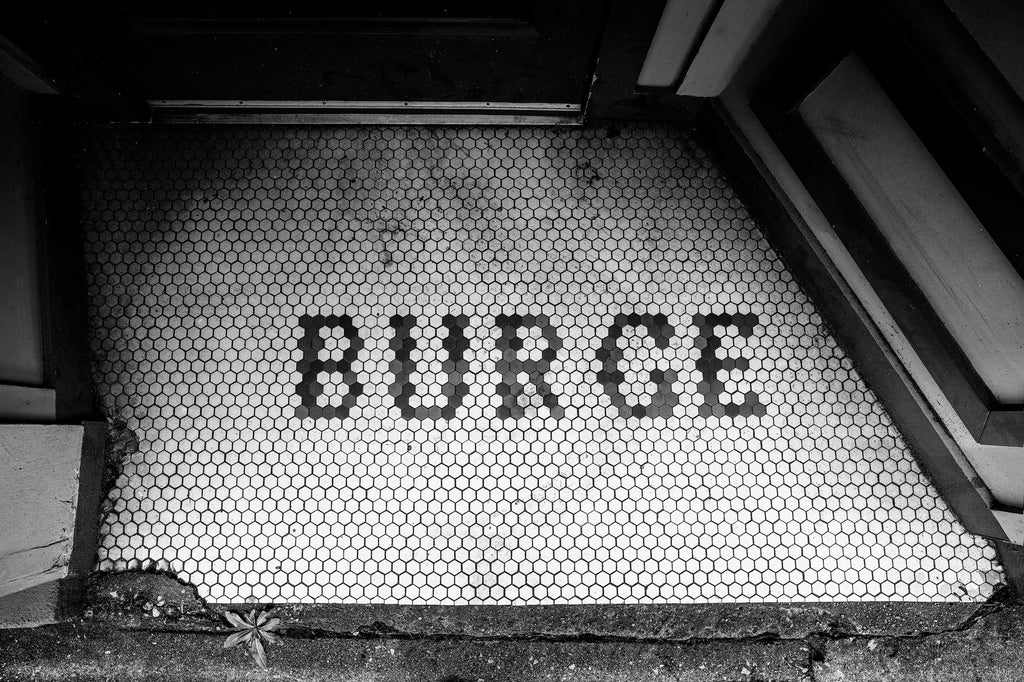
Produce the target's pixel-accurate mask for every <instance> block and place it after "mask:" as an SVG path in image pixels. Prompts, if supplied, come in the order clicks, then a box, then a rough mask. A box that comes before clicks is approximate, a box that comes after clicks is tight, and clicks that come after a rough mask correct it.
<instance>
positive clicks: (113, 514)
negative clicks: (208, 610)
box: [84, 127, 1002, 604]
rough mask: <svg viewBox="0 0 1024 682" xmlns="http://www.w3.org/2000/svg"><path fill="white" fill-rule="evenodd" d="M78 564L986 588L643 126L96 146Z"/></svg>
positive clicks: (303, 597)
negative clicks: (100, 493) (93, 537)
mask: <svg viewBox="0 0 1024 682" xmlns="http://www.w3.org/2000/svg"><path fill="white" fill-rule="evenodd" d="M90 158H91V162H90V163H91V166H90V167H89V168H87V169H86V171H85V182H86V189H85V197H84V201H85V212H86V222H87V230H88V260H89V266H90V296H91V318H92V323H93V344H94V350H95V367H96V381H97V383H98V385H99V386H100V390H101V392H102V396H103V400H104V402H105V406H106V409H107V411H108V413H109V415H110V416H111V417H123V418H124V419H126V420H127V422H128V424H129V425H130V426H131V427H132V428H133V429H135V430H136V432H137V433H138V434H139V436H140V439H141V450H140V452H139V453H138V454H137V455H135V456H133V457H132V459H131V460H130V461H128V462H127V463H126V465H125V467H124V471H123V475H122V476H121V477H120V479H119V480H118V481H117V485H116V488H115V490H114V491H113V492H112V494H111V497H110V499H109V500H108V504H109V511H108V514H107V515H106V520H105V524H104V528H103V533H104V535H103V543H102V548H101V554H100V568H101V569H104V570H118V569H125V568H134V567H141V566H147V567H148V566H155V567H158V568H162V569H166V570H172V571H174V572H176V573H177V574H178V575H179V576H181V577H182V578H184V579H185V580H188V581H191V582H193V583H195V584H196V585H197V586H198V588H199V590H200V593H201V595H202V596H203V597H206V598H208V599H212V600H214V601H243V600H250V601H251V600H261V601H262V600H270V601H276V602H360V603H368V602H375V603H381V602H384V603H395V604H550V603H564V604H573V603H652V602H700V601H754V602H778V601H816V600H829V601H831V600H903V599H907V600H983V599H985V598H987V597H988V596H989V595H990V594H991V593H992V592H993V590H994V589H995V587H996V586H997V585H999V584H1000V583H1001V581H1002V573H1001V570H1000V568H999V566H998V563H997V562H996V558H995V553H994V551H993V549H992V548H991V547H990V546H989V544H988V543H987V542H986V541H984V540H983V539H980V538H976V537H973V536H971V535H969V534H967V533H966V532H965V531H964V530H963V528H962V527H961V526H960V525H959V523H958V522H957V521H956V519H955V517H954V516H953V515H952V513H951V512H950V510H949V509H948V507H947V505H946V504H945V503H944V502H943V501H942V500H941V499H940V498H939V496H938V495H937V493H936V492H935V490H934V489H933V488H932V487H931V485H930V484H929V483H928V481H927V480H926V479H925V478H924V476H923V475H922V473H921V471H920V469H919V468H918V466H917V464H916V463H915V461H914V459H913V457H912V456H911V454H910V453H909V452H908V450H907V448H906V446H905V445H904V443H903V441H902V439H901V437H900V434H899V433H898V432H897V431H896V429H895V428H894V427H893V425H892V423H891V421H890V419H889V417H888V416H887V414H886V412H885V410H884V409H883V408H882V406H881V405H880V404H879V403H878V401H877V400H876V398H875V396H874V395H873V394H872V393H871V391H870V390H869V389H868V387H867V386H865V384H864V382H863V381H862V379H861V378H860V376H859V375H858V373H857V371H856V370H855V368H854V366H853V364H852V363H851V361H850V359H849V358H848V357H847V356H846V355H845V354H844V353H843V351H842V350H841V349H840V348H839V347H838V346H837V345H836V342H835V340H834V339H833V338H832V336H831V335H830V334H829V332H828V330H827V329H825V327H824V326H823V323H822V320H821V318H820V317H819V316H818V313H817V312H816V311H815V308H814V306H813V305H812V304H811V303H810V302H809V301H808V299H807V298H806V296H805V295H804V293H803V292H802V290H801V289H800V287H799V286H798V285H797V284H796V283H795V282H794V281H793V278H792V277H791V275H790V274H789V272H788V271H787V270H786V268H785V266H784V265H783V264H782V262H781V261H780V260H779V258H778V257H777V256H776V254H775V253H774V252H773V251H772V249H771V248H770V247H769V245H768V244H767V243H766V242H765V239H764V237H763V235H762V234H761V232H760V230H759V229H758V227H757V224H756V222H755V220H754V219H753V218H752V217H751V216H749V215H748V214H747V212H746V210H745V209H744V207H743V205H742V204H741V203H740V201H739V200H738V199H737V197H736V195H735V194H734V192H733V190H732V188H731V187H730V186H729V184H728V183H727V182H726V181H725V180H724V179H723V178H722V176H721V174H720V173H719V171H718V169H717V168H716V167H715V166H714V164H713V163H712V161H711V160H710V159H709V157H708V156H707V154H706V153H705V152H704V151H703V150H702V149H701V148H700V147H699V146H697V145H696V144H695V142H694V141H693V140H692V139H690V138H689V137H688V136H687V135H685V134H683V133H680V132H678V131H675V130H671V129H667V128H659V127H626V128H624V129H623V130H621V131H615V132H614V134H610V133H609V131H607V130H604V129H593V130H591V129H543V128H475V129H474V128H434V129H428V128H255V127H235V128H219V127H204V128H192V127H176V128H175V127H172V128H159V127H156V128H142V129H139V128H131V129H111V130H107V131H105V132H102V133H99V134H97V136H96V139H95V142H94V145H93V148H92V149H91V151H90Z"/></svg>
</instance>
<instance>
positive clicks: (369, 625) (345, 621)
mask: <svg viewBox="0 0 1024 682" xmlns="http://www.w3.org/2000/svg"><path fill="white" fill-rule="evenodd" d="M214 608H215V609H216V610H218V611H224V610H233V611H242V610H248V609H251V608H253V605H252V604H237V605H215V606H214ZM979 608H985V607H984V606H983V605H980V604H957V603H949V604H945V603H943V604H921V603H910V602H878V603H863V602H861V603H850V604H811V603H799V604H682V605H665V606H639V605H628V606H617V605H595V606H418V607H412V606H326V605H310V606H285V607H280V608H278V609H276V612H277V613H279V614H281V616H282V617H284V618H285V619H286V620H288V621H290V622H297V623H301V624H302V625H303V626H304V627H307V628H310V629H315V630H319V631H322V632H333V633H338V634H346V635H350V634H353V633H362V634H367V635H372V634H377V635H381V634H390V635H400V636H413V637H415V636H423V635H432V636H437V635H443V636H449V637H452V636H457V637H484V638H486V637H523V638H529V637H537V636H542V637H546V638H561V639H571V638H580V637H592V638H602V639H629V640H639V641H676V642H679V641H693V640H705V639H720V638H732V639H741V638H764V637H779V638H786V639H797V638H802V637H807V636H809V635H812V634H816V633H833V634H851V635H852V634H856V635H871V636H907V635H918V634H921V633H928V632H940V631H943V630H948V629H951V628H957V627H961V626H962V625H963V624H965V623H967V622H968V621H969V620H970V619H971V618H973V617H974V616H975V615H976V614H977V613H978V610H979Z"/></svg>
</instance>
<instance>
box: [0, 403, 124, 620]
mask: <svg viewBox="0 0 1024 682" xmlns="http://www.w3.org/2000/svg"><path fill="white" fill-rule="evenodd" d="M105 431H106V424H105V423H102V422H90V423H87V424H85V425H84V426H83V425H9V424H5V425H0V500H3V505H2V506H0V628H3V627H26V626H33V625H40V624H43V623H53V622H55V621H57V620H59V619H60V618H62V617H63V616H64V615H65V614H67V613H68V609H69V607H71V606H74V605H75V604H76V603H77V602H78V601H79V596H80V589H78V588H79V587H80V582H79V581H78V580H77V579H75V578H74V576H75V575H76V574H77V575H81V574H84V573H86V572H88V571H90V570H91V568H92V566H93V565H94V563H95V552H96V530H97V524H98V518H97V516H98V512H99V499H98V498H99V481H100V477H101V476H102V471H103V435H104V434H105Z"/></svg>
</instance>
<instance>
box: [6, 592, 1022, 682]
mask: <svg viewBox="0 0 1024 682" xmlns="http://www.w3.org/2000/svg"><path fill="white" fill-rule="evenodd" d="M893 606H894V608H898V605H893ZM991 608H992V609H995V610H994V611H991V612H989V613H987V614H986V615H982V616H979V617H976V618H974V619H972V620H971V621H969V622H966V623H962V624H960V625H959V626H957V627H954V628H951V629H949V630H945V631H940V632H934V633H928V634H919V635H901V636H868V635H859V636H855V637H845V636H832V635H829V634H828V633H819V634H811V635H808V636H807V637H801V638H794V639H789V638H785V637H767V636H766V637H760V638H732V637H727V636H723V637H720V638H715V639H708V640H703V641H693V642H659V641H651V642H639V641H602V642H594V641H585V640H580V639H575V640H574V639H569V640H567V641H549V640H544V639H536V638H534V639H530V638H517V637H498V636H497V635H495V636H494V637H492V638H490V639H483V640H480V639H472V638H466V637H459V636H447V637H445V636H441V635H438V634H433V635H431V634H428V633H423V634H420V635H414V636H400V635H391V634H387V633H380V634H373V635H353V634H349V635H344V634H341V633H325V632H322V631H321V632H313V631H310V630H308V629H307V628H306V627H305V625H306V624H304V623H298V624H296V623H294V622H291V621H286V626H287V627H286V629H285V630H284V631H283V632H282V634H283V635H284V642H283V644H282V645H281V646H275V647H272V648H271V649H270V651H269V658H270V671H269V672H264V671H261V670H258V669H256V668H255V666H254V665H253V663H252V662H251V661H250V660H249V659H248V658H247V656H246V655H245V653H244V652H243V651H242V650H239V649H233V650H225V649H223V648H222V643H223V641H224V640H225V638H226V636H227V635H228V633H229V632H230V630H229V629H228V628H227V624H226V623H223V624H221V623H215V621H212V620H205V621H203V620H189V621H186V620H182V621H179V622H174V621H169V620H167V619H163V618H152V619H148V620H147V623H148V624H147V625H146V626H145V627H142V626H139V625H137V623H138V622H139V621H138V619H128V620H124V621H121V622H117V621H114V620H110V619H107V620H86V621H80V622H76V623H67V624H61V625H54V626H47V627H43V628H37V629H34V630H6V631H0V682H6V681H7V680H21V679H34V680H58V679H59V680H65V679H76V680H83V681H92V680H104V681H105V680H110V681H114V680H116V681H117V682H120V681H121V680H125V679H133V680H134V679H146V680H184V679H189V680H229V681H230V680H250V679H256V680H267V679H271V680H278V679H281V680H283V679H288V680H300V681H301V680H310V681H314V680H315V681H319V680H337V681H347V680H359V681H364V680H365V681H367V682H368V681H369V680H374V682H376V681H378V680H379V681H383V682H391V681H395V682H412V681H413V680H415V681H416V682H476V681H477V680H481V681H483V680H486V681H487V682H505V681H506V680H507V681H509V682H533V681H534V680H537V681H540V680H563V681H566V682H575V681H577V680H579V681H582V680H608V681H616V682H618V681H620V680H621V681H622V682H626V681H628V682H637V681H644V680H658V681H661V680H679V681H693V682H697V681H701V682H704V681H712V680H714V681H718V682H723V681H731V682H735V681H739V680H744V681H747V682H755V681H761V682H766V681H768V680H777V681H780V682H791V681H792V682H795V681H802V682H810V681H812V680H813V681H815V682H825V681H827V682H839V681H840V680H858V681H872V680H879V681H880V680H901V681H903V680H907V681H913V680H929V681H940V682H941V681H946V680H948V681H950V682H952V681H953V680H964V679H983V680H986V682H1004V681H1005V682H1010V681H1011V680H1012V681H1013V682H1017V681H1018V680H1020V679H1021V677H1020V671H1021V670H1022V669H1024V607H1020V606H1014V607H1009V606H992V607H991ZM131 623H135V625H132V624H131ZM722 634H723V635H724V634H725V633H724V632H723V633H722Z"/></svg>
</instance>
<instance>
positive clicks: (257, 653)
mask: <svg viewBox="0 0 1024 682" xmlns="http://www.w3.org/2000/svg"><path fill="white" fill-rule="evenodd" d="M271 613H272V611H256V610H252V611H250V612H249V613H248V614H245V615H239V614H237V613H235V612H234V611H228V612H227V613H225V614H224V617H225V618H227V620H228V622H229V623H231V624H232V625H233V626H234V627H235V630H237V632H235V633H234V634H232V635H230V636H229V637H228V638H227V641H225V642H224V648H225V649H230V648H232V647H236V646H239V645H242V644H245V645H248V647H249V655H250V656H252V660H254V661H255V662H256V665H258V666H259V667H261V668H263V669H264V670H266V669H267V651H266V649H265V648H264V646H263V644H264V642H266V643H267V644H280V643H281V637H280V636H279V635H275V634H274V631H275V630H277V629H278V628H280V627H281V619H280V618H271V617H270V614H271Z"/></svg>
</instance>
